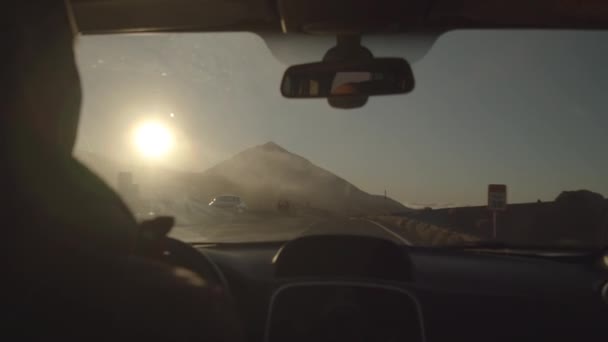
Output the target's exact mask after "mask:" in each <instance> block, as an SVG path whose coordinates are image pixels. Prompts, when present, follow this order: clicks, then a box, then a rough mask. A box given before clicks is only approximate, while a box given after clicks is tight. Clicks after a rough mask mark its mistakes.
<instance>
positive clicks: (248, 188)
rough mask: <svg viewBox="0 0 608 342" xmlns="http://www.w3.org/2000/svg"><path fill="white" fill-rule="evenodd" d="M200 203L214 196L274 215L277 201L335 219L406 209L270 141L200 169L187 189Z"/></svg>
mask: <svg viewBox="0 0 608 342" xmlns="http://www.w3.org/2000/svg"><path fill="white" fill-rule="evenodd" d="M192 189H194V191H195V192H194V193H193V194H192V195H194V196H195V197H197V198H200V199H201V200H204V199H210V198H212V197H214V196H216V195H218V194H235V195H239V196H241V197H242V198H243V199H244V200H245V201H246V202H247V204H248V205H249V207H250V208H251V209H252V210H275V208H276V205H277V202H278V201H279V200H280V199H285V200H289V201H290V203H292V204H293V205H295V206H297V207H300V208H316V209H322V210H326V211H330V212H333V213H338V214H348V215H359V214H372V213H373V214H378V213H386V212H394V211H404V210H407V209H408V208H406V207H405V206H403V205H402V204H401V203H399V202H397V201H394V200H392V199H390V198H385V197H384V196H378V195H371V194H368V193H366V192H364V191H362V190H361V189H359V188H357V187H356V186H354V185H353V184H351V183H349V182H347V181H346V180H344V179H342V178H340V177H338V176H336V175H334V174H333V173H331V172H329V171H327V170H324V169H322V168H320V167H318V166H316V165H314V164H313V163H311V162H310V161H309V160H307V159H305V158H303V157H301V156H298V155H296V154H294V153H291V152H289V151H287V150H286V149H284V148H282V147H281V146H279V145H277V144H276V143H274V142H268V143H266V144H264V145H260V146H256V147H253V148H250V149H247V150H245V151H243V152H241V153H238V154H237V155H235V156H234V157H232V158H230V159H228V160H226V161H224V162H222V163H220V164H218V165H216V166H214V167H212V168H210V169H208V170H206V171H205V172H203V173H202V174H200V175H199V176H197V177H196V180H195V184H193V185H192Z"/></svg>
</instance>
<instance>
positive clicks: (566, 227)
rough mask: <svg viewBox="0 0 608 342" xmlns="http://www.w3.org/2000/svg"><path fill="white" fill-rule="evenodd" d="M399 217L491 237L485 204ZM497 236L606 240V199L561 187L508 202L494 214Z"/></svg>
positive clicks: (514, 240)
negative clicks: (537, 198)
mask: <svg viewBox="0 0 608 342" xmlns="http://www.w3.org/2000/svg"><path fill="white" fill-rule="evenodd" d="M402 216H403V217H407V218H409V219H413V220H416V221H418V222H424V223H427V224H430V225H433V226H437V227H443V228H447V229H449V230H450V231H451V232H455V233H461V234H469V235H473V236H477V237H479V238H482V239H490V238H492V213H491V212H490V211H489V210H488V209H487V207H485V206H479V207H460V208H447V209H434V210H430V209H429V210H418V211H415V212H410V213H403V215H402ZM497 226H498V237H497V238H498V240H501V241H505V242H507V243H510V244H514V245H526V244H536V245H554V244H556V243H558V242H559V243H570V242H575V243H576V244H585V245H596V244H600V245H606V244H608V199H605V198H604V197H603V196H602V195H601V194H598V193H594V192H591V191H588V190H578V191H563V192H562V193H561V194H560V195H559V196H558V197H557V198H556V199H555V200H554V201H551V202H534V203H519V204H510V205H509V206H508V208H507V210H506V211H504V212H499V213H498V214H497Z"/></svg>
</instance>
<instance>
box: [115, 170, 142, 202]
mask: <svg viewBox="0 0 608 342" xmlns="http://www.w3.org/2000/svg"><path fill="white" fill-rule="evenodd" d="M117 188H118V194H119V195H120V197H122V199H123V201H125V202H126V204H127V205H128V206H129V208H131V210H134V211H137V209H138V208H139V206H140V198H139V186H138V185H137V184H134V183H133V174H132V173H131V172H119V173H118V184H117Z"/></svg>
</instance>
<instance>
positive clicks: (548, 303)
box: [196, 243, 608, 342]
mask: <svg viewBox="0 0 608 342" xmlns="http://www.w3.org/2000/svg"><path fill="white" fill-rule="evenodd" d="M282 245H283V244H281V243H254V244H225V245H223V244H217V245H201V246H196V248H197V249H198V250H199V251H200V252H201V253H202V254H203V255H205V256H206V257H207V258H209V259H210V260H211V261H212V262H213V263H215V264H216V265H217V266H218V268H219V270H221V273H222V274H223V276H224V277H225V279H226V282H227V286H228V288H229V291H230V292H231V293H232V295H233V296H234V299H235V302H236V305H237V309H238V310H239V314H240V318H241V320H242V323H243V326H244V328H245V330H246V332H247V334H248V336H249V337H250V341H266V340H269V338H272V337H273V336H274V337H275V338H272V341H273V342H274V341H277V340H280V339H277V338H276V336H287V335H284V334H285V332H284V331H283V332H280V333H274V332H273V331H271V330H272V329H280V328H277V322H276V321H273V320H271V319H269V317H270V316H271V311H272V310H276V309H277V308H276V307H274V306H276V305H275V304H276V303H274V304H273V305H271V302H272V301H273V298H274V297H276V296H277V293H278V292H280V291H281V290H282V289H284V288H285V287H298V288H300V289H302V288H301V287H300V286H301V285H305V284H311V283H313V284H326V285H329V284H334V285H335V284H342V285H344V286H343V287H342V288H341V289H340V291H334V292H331V293H333V294H332V295H330V294H329V292H327V291H326V292H325V293H322V294H321V293H318V292H317V293H312V292H311V293H304V292H302V293H299V294H296V293H293V292H292V293H291V294H290V296H291V297H293V298H292V299H291V301H289V302H282V303H281V307H282V308H281V310H282V311H281V316H282V317H287V316H290V315H291V316H292V317H300V318H299V320H301V322H299V324H300V329H302V328H301V325H302V324H304V322H306V321H310V322H312V321H313V319H312V318H311V317H307V318H306V317H302V316H301V315H302V313H303V312H306V311H307V310H308V311H309V312H312V311H311V308H312V307H314V305H315V304H314V303H320V304H319V305H321V304H324V305H325V304H327V302H331V300H334V299H335V298H349V297H348V296H346V297H345V295H344V293H350V298H355V299H353V300H352V301H351V302H357V301H358V302H370V301H373V300H374V299H373V298H376V297H374V296H379V297H377V298H378V299H377V301H379V302H381V303H385V304H384V305H381V306H376V307H375V308H374V310H376V312H375V313H374V315H372V316H373V317H377V316H378V315H382V310H383V307H384V308H386V310H385V311H386V312H398V311H396V309H395V308H394V306H393V307H389V306H390V304H388V303H390V302H393V303H395V302H398V301H399V300H404V299H403V298H401V299H396V298H397V297H395V298H393V299H390V300H387V298H388V297H386V296H387V295H388V294H387V293H384V292H382V291H379V292H377V293H376V294H374V293H373V292H374V291H373V290H371V291H367V292H365V294H361V293H359V294H354V295H353V294H352V293H353V292H352V289H349V287H348V285H352V284H357V285H359V286H364V287H365V288H367V289H373V288H376V289H378V288H383V287H384V288H390V289H398V290H402V291H404V292H406V293H408V294H410V295H411V297H412V298H413V300H414V301H415V302H416V303H417V305H419V308H420V316H421V317H415V316H411V310H410V311H409V312H410V313H407V312H408V310H409V309H408V308H407V307H405V304H404V307H403V310H402V312H403V316H404V317H408V315H410V316H409V317H412V318H410V319H411V320H416V319H420V321H421V322H422V326H423V331H422V333H421V334H420V335H417V333H416V332H415V331H398V332H397V333H396V334H394V335H392V336H393V337H391V336H388V335H386V334H384V335H383V334H380V333H379V331H377V332H378V333H377V334H369V331H366V334H367V335H365V336H367V337H366V338H362V339H356V340H361V341H393V340H405V339H402V338H398V339H395V338H394V336H406V335H407V334H409V336H410V338H408V339H407V340H408V341H414V340H426V341H446V340H457V341H460V340H462V341H464V340H467V341H487V340H491V341H497V340H498V341H513V340H516V339H517V340H549V339H553V340H559V341H563V340H570V341H579V340H587V341H589V340H591V341H606V340H607V339H608V303H606V302H604V301H603V300H602V298H601V292H602V287H603V285H604V284H605V283H606V282H608V271H607V270H606V268H602V267H601V266H600V265H598V264H597V263H591V262H589V261H588V258H582V257H581V258H580V259H579V258H576V257H575V258H548V257H546V258H545V257H528V256H516V255H512V254H509V255H506V254H498V253H490V252H487V251H472V250H458V249H433V248H422V247H407V246H399V248H400V249H402V250H403V252H404V253H406V254H407V256H408V258H407V260H409V261H410V262H411V265H409V266H408V265H406V266H405V267H410V268H411V279H409V280H403V279H396V280H390V279H388V280H387V279H377V278H375V277H373V276H370V277H365V276H364V275H361V274H354V275H353V276H349V275H345V274H339V275H338V276H335V277H334V276H332V275H329V274H327V273H324V274H322V275H320V276H315V275H314V274H304V275H301V276H299V275H297V274H289V276H285V275H281V274H277V272H276V269H275V267H276V261H277V260H276V258H275V256H276V255H277V252H278V251H279V250H280V249H281V247H282ZM343 252H344V251H342V252H341V251H340V250H339V249H338V250H336V253H343ZM308 257H309V258H312V259H311V260H310V263H311V264H315V263H319V264H320V263H322V260H313V259H314V254H310V253H309V254H308ZM325 257H327V256H325ZM273 260H274V262H273ZM349 291H350V292H349ZM355 292H356V291H355ZM382 293H384V294H382ZM315 296H317V297H318V298H322V299H321V300H313V299H311V298H314V297H315ZM331 296H333V297H331ZM370 296H371V297H370ZM382 296H384V297H385V298H384V299H382V298H381V297H382ZM303 297H304V298H303ZM330 297H331V298H333V299H331V298H330ZM370 298H372V299H370ZM275 299H276V298H275ZM344 302H345V300H342V301H341V303H344ZM346 302H348V300H347V301H346ZM346 306H348V305H346ZM272 307H274V308H272ZM355 307H356V308H357V309H356V310H351V312H348V313H347V314H345V315H337V316H338V317H339V319H338V318H328V320H329V322H325V323H323V324H325V325H320V324H321V323H319V321H318V319H316V320H314V321H315V322H316V323H315V324H316V326H315V327H312V326H311V327H309V329H308V330H306V329H303V330H302V331H309V332H310V331H311V330H315V329H316V330H317V331H318V330H319V329H318V327H319V326H325V327H326V330H327V329H330V327H334V328H336V327H338V326H339V325H343V324H347V325H348V324H351V326H355V325H357V326H361V325H369V326H373V327H383V325H382V324H384V323H382V322H381V323H378V324H376V323H373V322H371V323H370V322H365V323H362V321H361V319H362V317H364V316H365V315H354V314H353V311H357V310H358V311H369V310H368V309H367V308H369V306H367V307H366V306H365V305H363V306H361V305H358V306H355ZM361 308H363V309H361ZM313 311H314V310H313ZM338 311H339V310H338ZM298 315H300V316H298ZM311 315H312V314H311ZM314 315H317V314H316V313H315V314H314ZM397 315H401V314H397ZM369 316H370V315H368V314H367V317H369ZM328 317H334V315H329V316H328ZM345 317H346V318H345ZM349 320H350V323H348V321H349ZM344 321H347V323H345V322H344ZM376 321H378V320H376ZM380 321H386V319H381V320H380ZM395 322H398V320H397V321H395ZM311 324H312V323H311ZM374 324H375V325H374ZM394 324H398V325H400V326H402V327H408V326H409V327H410V328H409V329H412V328H411V327H412V326H417V324H409V325H408V324H406V323H405V322H401V323H394ZM279 326H280V324H279ZM336 329H337V328H336ZM378 329H380V330H382V331H385V330H387V329H390V328H387V326H384V328H378ZM372 330H373V329H372ZM333 331H334V333H335V329H334V330H333ZM281 334H283V335H281ZM311 336H312V335H311ZM311 336H308V337H309V338H308V340H335V341H339V340H345V339H348V340H352V338H351V337H349V335H340V336H337V337H336V336H335V335H330V334H327V333H326V334H321V335H315V336H316V337H311ZM332 336H333V337H332ZM357 336H359V337H361V336H363V334H358V335H357ZM412 336H414V337H413V338H411V337H412ZM415 336H419V337H415ZM289 339H292V340H294V339H295V337H294V336H290V338H289ZM301 340H303V339H301Z"/></svg>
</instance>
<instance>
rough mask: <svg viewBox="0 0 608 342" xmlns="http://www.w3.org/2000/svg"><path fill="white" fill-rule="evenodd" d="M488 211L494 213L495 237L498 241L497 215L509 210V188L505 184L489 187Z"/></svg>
mask: <svg viewBox="0 0 608 342" xmlns="http://www.w3.org/2000/svg"><path fill="white" fill-rule="evenodd" d="M488 209H490V210H491V211H492V227H493V237H494V239H496V236H497V228H496V213H497V212H498V211H505V210H507V186H506V185H504V184H490V185H488Z"/></svg>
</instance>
